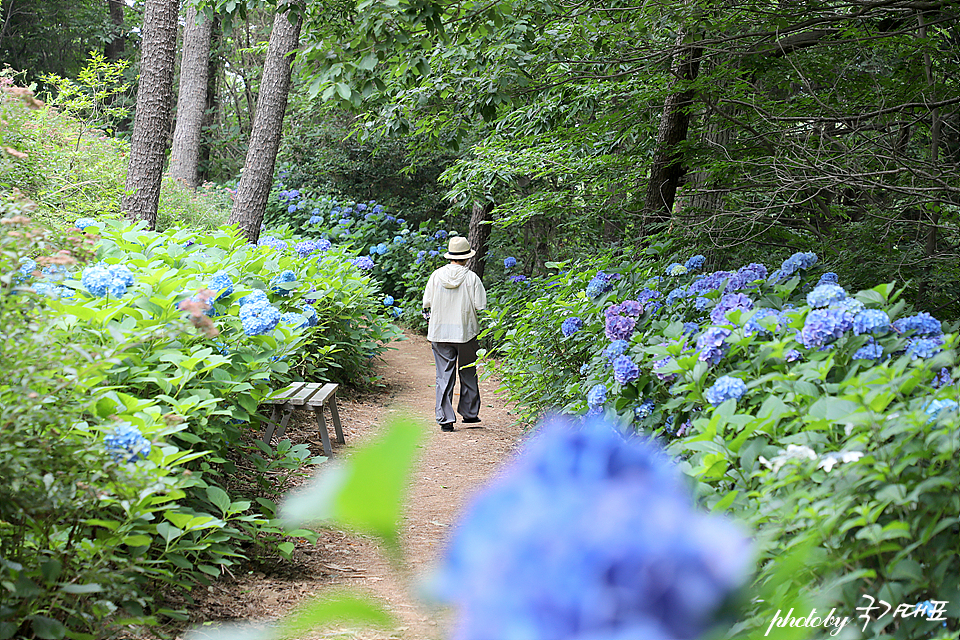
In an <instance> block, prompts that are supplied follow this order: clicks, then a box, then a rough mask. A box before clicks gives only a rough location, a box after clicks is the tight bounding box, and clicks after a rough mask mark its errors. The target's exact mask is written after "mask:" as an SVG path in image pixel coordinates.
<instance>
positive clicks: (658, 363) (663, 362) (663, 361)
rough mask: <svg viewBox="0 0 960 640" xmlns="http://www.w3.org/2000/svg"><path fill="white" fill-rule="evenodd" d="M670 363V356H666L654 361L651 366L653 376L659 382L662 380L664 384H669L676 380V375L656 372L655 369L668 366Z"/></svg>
mask: <svg viewBox="0 0 960 640" xmlns="http://www.w3.org/2000/svg"><path fill="white" fill-rule="evenodd" d="M670 361H671V358H670V356H667V357H665V358H660V359H659V360H654V361H653V364H652V367H653V375H655V376H657V378H658V379H659V380H662V381H664V382H671V381H673V380H676V378H677V374H675V373H661V372H659V371H657V369H660V368H662V367H665V366H667V365H668V364H670Z"/></svg>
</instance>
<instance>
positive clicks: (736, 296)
mask: <svg viewBox="0 0 960 640" xmlns="http://www.w3.org/2000/svg"><path fill="white" fill-rule="evenodd" d="M734 309H740V310H741V311H750V310H751V309H753V300H751V299H750V297H749V296H746V295H744V294H742V293H727V294H724V296H723V297H722V298H720V302H718V303H717V306H715V307H714V308H713V310H712V311H711V312H710V321H711V322H713V323H714V324H723V323H725V322H727V313H728V312H730V311H733V310H734Z"/></svg>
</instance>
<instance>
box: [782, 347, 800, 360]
mask: <svg viewBox="0 0 960 640" xmlns="http://www.w3.org/2000/svg"><path fill="white" fill-rule="evenodd" d="M783 359H784V360H786V361H787V362H798V361H800V360H803V354H802V353H800V352H799V351H797V350H796V349H790V350H789V351H787V352H786V353H785V354H783Z"/></svg>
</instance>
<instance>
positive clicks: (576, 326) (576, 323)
mask: <svg viewBox="0 0 960 640" xmlns="http://www.w3.org/2000/svg"><path fill="white" fill-rule="evenodd" d="M580 329H583V320H581V319H580V318H576V317H574V318H567V319H566V320H564V321H563V322H561V323H560V333H562V334H563V337H564V338H569V337H570V336H572V335H573V334H575V333H576V332H577V331H580Z"/></svg>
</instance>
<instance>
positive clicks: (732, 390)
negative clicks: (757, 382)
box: [703, 376, 747, 407]
mask: <svg viewBox="0 0 960 640" xmlns="http://www.w3.org/2000/svg"><path fill="white" fill-rule="evenodd" d="M746 392H747V384H746V383H745V382H744V381H743V380H741V379H740V378H734V377H733V376H720V377H719V378H717V381H716V382H715V383H713V386H712V387H710V388H709V389H707V390H706V391H705V392H704V393H703V397H704V398H706V400H707V402H709V403H710V404H712V405H713V406H715V407H716V406H719V405H720V404H722V403H723V402H724V401H725V400H730V399H733V400H739V399H740V398H742V397H743V394H745V393H746Z"/></svg>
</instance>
